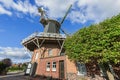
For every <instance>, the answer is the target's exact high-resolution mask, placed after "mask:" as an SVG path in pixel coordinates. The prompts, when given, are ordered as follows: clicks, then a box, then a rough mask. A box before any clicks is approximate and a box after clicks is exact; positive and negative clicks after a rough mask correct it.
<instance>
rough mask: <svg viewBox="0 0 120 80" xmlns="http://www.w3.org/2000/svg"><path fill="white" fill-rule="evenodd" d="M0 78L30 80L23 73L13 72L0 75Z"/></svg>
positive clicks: (5, 79)
mask: <svg viewBox="0 0 120 80" xmlns="http://www.w3.org/2000/svg"><path fill="white" fill-rule="evenodd" d="M0 80H30V79H29V76H24V73H14V74H8V75H5V76H0Z"/></svg>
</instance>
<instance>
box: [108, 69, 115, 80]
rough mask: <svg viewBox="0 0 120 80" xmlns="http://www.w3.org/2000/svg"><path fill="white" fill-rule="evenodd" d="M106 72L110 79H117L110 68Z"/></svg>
mask: <svg viewBox="0 0 120 80" xmlns="http://www.w3.org/2000/svg"><path fill="white" fill-rule="evenodd" d="M106 72H107V76H108V78H109V80H115V79H114V76H113V74H112V73H111V72H110V71H109V70H107V71H106Z"/></svg>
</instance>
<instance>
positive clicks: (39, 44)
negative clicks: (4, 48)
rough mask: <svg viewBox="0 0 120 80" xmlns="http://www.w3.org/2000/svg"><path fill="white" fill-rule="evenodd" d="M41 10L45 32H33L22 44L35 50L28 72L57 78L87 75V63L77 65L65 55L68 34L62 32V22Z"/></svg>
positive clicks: (41, 20) (32, 50)
mask: <svg viewBox="0 0 120 80" xmlns="http://www.w3.org/2000/svg"><path fill="white" fill-rule="evenodd" d="M39 12H40V13H41V19H40V22H41V24H42V25H43V26H44V32H40V33H33V34H31V35H30V36H28V37H27V38H25V39H24V40H22V45H23V46H24V47H25V48H27V49H28V50H29V51H31V52H33V54H32V59H31V63H32V65H29V66H28V73H29V72H30V75H32V76H33V75H40V76H46V77H49V76H50V77H52V78H57V79H68V78H75V76H76V75H86V69H85V65H83V64H80V63H78V64H79V65H76V63H75V62H73V61H70V60H69V59H68V57H67V56H66V55H65V50H64V48H63V45H64V41H65V39H66V35H65V34H61V33H60V27H61V24H60V23H59V22H58V21H56V20H52V19H48V18H46V17H45V14H44V11H43V10H42V9H39ZM77 66H79V67H80V68H79V67H77Z"/></svg>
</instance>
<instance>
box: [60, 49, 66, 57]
mask: <svg viewBox="0 0 120 80" xmlns="http://www.w3.org/2000/svg"><path fill="white" fill-rule="evenodd" d="M60 55H61V56H64V55H65V49H64V48H63V49H62V51H61V53H60Z"/></svg>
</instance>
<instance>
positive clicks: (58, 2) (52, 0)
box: [35, 0, 76, 18]
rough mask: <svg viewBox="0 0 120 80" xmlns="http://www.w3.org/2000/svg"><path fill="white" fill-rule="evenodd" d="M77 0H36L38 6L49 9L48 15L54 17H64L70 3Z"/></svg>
mask: <svg viewBox="0 0 120 80" xmlns="http://www.w3.org/2000/svg"><path fill="white" fill-rule="evenodd" d="M75 1H76V0H35V2H36V4H37V5H38V6H42V7H44V8H45V9H46V10H47V13H48V16H49V17H52V18H62V17H63V16H64V14H65V12H66V11H67V9H68V7H69V6H70V4H72V3H74V2H75Z"/></svg>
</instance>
